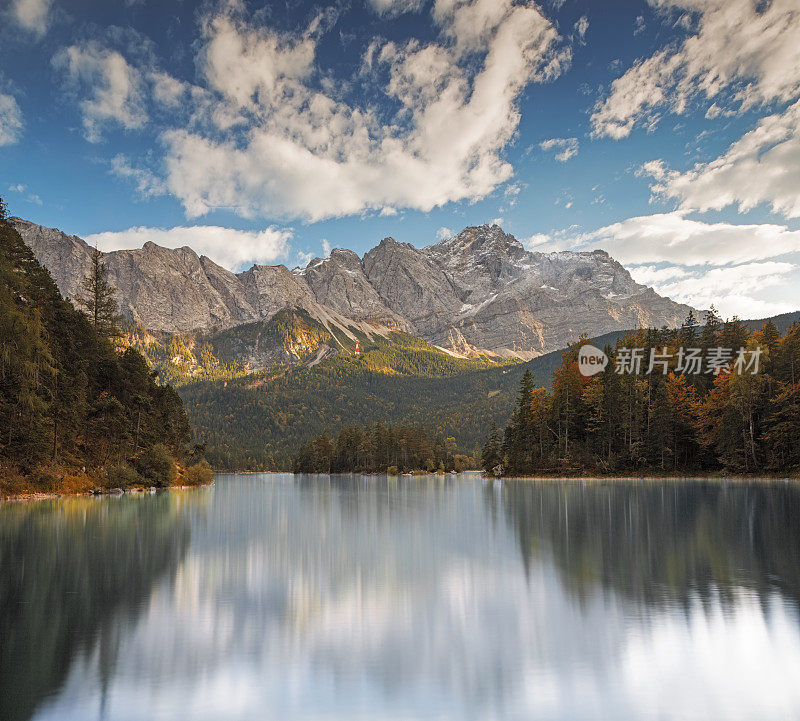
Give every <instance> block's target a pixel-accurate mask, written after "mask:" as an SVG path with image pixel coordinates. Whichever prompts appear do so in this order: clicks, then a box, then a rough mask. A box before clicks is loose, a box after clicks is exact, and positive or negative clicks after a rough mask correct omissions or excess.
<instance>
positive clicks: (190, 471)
mask: <svg viewBox="0 0 800 721" xmlns="http://www.w3.org/2000/svg"><path fill="white" fill-rule="evenodd" d="M213 481H214V475H213V473H211V464H210V463H209V462H208V461H200V462H199V463H195V464H194V465H193V466H189V467H188V468H187V469H186V473H185V474H184V482H185V483H186V485H187V486H207V485H208V484H209V483H212V482H213Z"/></svg>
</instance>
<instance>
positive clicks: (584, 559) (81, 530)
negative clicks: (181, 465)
mask: <svg viewBox="0 0 800 721" xmlns="http://www.w3.org/2000/svg"><path fill="white" fill-rule="evenodd" d="M799 602H800V488H798V486H796V485H790V484H786V483H770V484H761V483H759V484H752V483H724V484H723V483H702V482H691V483H661V482H658V483H654V482H641V483H636V482H630V483H629V482H588V483H583V482H580V481H562V482H551V481H546V482H545V481H543V482H525V483H516V484H515V483H509V484H505V485H495V484H492V483H486V482H484V481H482V480H481V479H480V478H478V477H476V476H474V475H463V476H460V477H455V478H453V477H448V478H437V477H431V478H421V479H412V478H400V479H387V478H385V477H373V478H358V477H336V476H332V477H327V476H323V477H319V476H315V477H310V476H291V475H277V474H276V475H269V474H265V475H256V476H233V475H231V476H219V477H218V479H217V483H216V486H215V487H213V488H207V489H199V490H193V491H173V492H165V493H161V494H158V495H153V496H149V495H148V496H125V497H121V498H100V499H97V498H79V499H68V500H58V501H48V502H42V503H12V504H5V505H2V506H0V719H3V721H18V720H23V719H37V720H42V721H44V720H47V721H51V720H52V721H56V720H57V721H72V720H76V721H77V720H79V721H86V720H90V719H114V720H126V721H127V720H132V721H133V720H135V721H159V720H162V719H163V720H167V721H172V720H175V721H184V720H194V719H200V720H206V719H207V720H213V721H217V720H219V721H237V720H239V719H243V720H248V721H249V720H251V719H252V720H256V719H258V720H259V721H260V720H261V719H280V720H281V721H284V720H286V719H369V720H370V721H380V720H382V719H481V720H484V719H526V720H527V719H575V720H576V721H585V720H587V719H608V720H613V721H623V720H625V719H636V720H637V721H638V720H640V719H657V720H659V721H663V720H669V719H703V720H713V721H718V720H723V719H725V720H729V719H748V720H751V719H752V720H754V721H766V720H769V719H799V718H800V617H799V615H798V609H799V608H800V606H799V605H798V604H799Z"/></svg>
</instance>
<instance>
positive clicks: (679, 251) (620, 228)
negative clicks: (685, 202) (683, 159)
mask: <svg viewBox="0 0 800 721" xmlns="http://www.w3.org/2000/svg"><path fill="white" fill-rule="evenodd" d="M525 245H526V247H527V248H529V249H530V250H536V251H551V250H595V249H598V248H602V249H603V250H606V251H607V252H608V253H610V254H611V256H612V257H613V258H615V259H616V260H618V261H619V262H620V263H622V264H623V265H625V266H626V267H628V268H629V269H630V271H631V274H632V275H633V277H634V279H636V280H637V281H638V282H640V283H644V284H645V285H650V286H652V287H653V288H655V289H656V291H658V292H659V293H661V294H662V295H666V296H669V297H670V298H672V299H673V300H677V301H680V302H682V303H689V304H690V305H693V306H695V307H696V308H707V307H709V306H710V305H711V304H712V303H713V304H714V305H716V306H717V308H719V309H720V310H721V311H722V312H723V313H724V314H727V315H734V314H738V315H740V316H742V317H750V318H757V317H761V316H763V315H769V314H771V313H782V312H786V311H789V310H796V309H797V308H800V292H797V293H796V294H795V297H794V298H792V299H791V300H788V301H783V302H775V301H774V300H773V298H772V293H773V291H774V289H775V288H780V289H781V291H782V297H783V298H786V297H787V293H786V288H787V286H788V287H797V288H800V230H790V229H789V228H787V227H786V226H783V225H773V224H739V225H737V224H732V223H724V222H718V223H705V222H702V221H697V220H693V219H691V218H687V217H686V214H685V213H682V212H672V213H658V214H654V215H645V216H639V217H634V218H628V219H626V220H623V221H620V222H618V223H612V224H611V225H607V226H605V227H602V228H598V229H597V230H594V231H590V232H584V233H580V232H577V231H576V229H574V228H569V229H567V230H564V231H560V232H557V233H552V234H543V233H538V234H536V235H533V236H531V237H530V238H528V239H527V240H526V241H525Z"/></svg>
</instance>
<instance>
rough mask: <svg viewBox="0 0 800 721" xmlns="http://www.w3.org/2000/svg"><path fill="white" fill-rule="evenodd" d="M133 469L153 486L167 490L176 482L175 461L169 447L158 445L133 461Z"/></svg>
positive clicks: (143, 452)
mask: <svg viewBox="0 0 800 721" xmlns="http://www.w3.org/2000/svg"><path fill="white" fill-rule="evenodd" d="M133 467H134V468H135V469H136V470H137V471H138V472H139V473H140V474H141V475H142V476H143V477H144V479H145V481H146V482H148V483H150V484H151V485H153V486H158V487H159V488H165V487H166V486H169V485H170V484H171V483H172V482H173V481H174V480H175V461H173V460H172V456H171V455H170V453H169V451H168V450H167V447H166V446H165V445H163V444H162V443H157V444H156V445H154V446H153V447H152V448H147V449H146V450H144V451H142V452H141V453H139V455H137V456H136V457H135V458H134V459H133Z"/></svg>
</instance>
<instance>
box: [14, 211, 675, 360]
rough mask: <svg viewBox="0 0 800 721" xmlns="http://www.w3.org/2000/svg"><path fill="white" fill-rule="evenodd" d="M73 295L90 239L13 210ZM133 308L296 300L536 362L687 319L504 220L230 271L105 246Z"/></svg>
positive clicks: (186, 322)
mask: <svg viewBox="0 0 800 721" xmlns="http://www.w3.org/2000/svg"><path fill="white" fill-rule="evenodd" d="M10 220H11V222H12V224H14V226H15V227H16V229H17V230H18V232H19V233H20V235H22V237H23V239H24V240H25V242H26V243H27V244H28V245H29V246H30V247H31V249H32V250H33V252H34V253H35V255H36V257H37V258H38V259H39V260H40V261H41V262H42V263H43V265H45V266H46V267H47V268H48V269H49V270H50V272H51V274H52V275H53V278H54V280H55V281H56V284H57V285H58V287H59V289H60V290H61V291H62V293H64V295H65V296H67V297H70V298H75V297H76V296H77V295H79V293H80V287H81V283H82V281H83V278H84V277H85V275H86V272H87V270H88V266H89V259H90V257H91V253H92V248H91V246H89V244H88V243H86V241H84V240H83V239H81V238H80V237H78V236H75V235H68V234H66V233H64V232H63V231H60V230H58V229H54V228H45V227H43V226H40V225H36V224H35V223H32V222H30V221H26V220H22V219H20V218H11V219H10ZM103 259H104V262H105V263H106V265H107V267H108V269H109V279H110V281H111V282H112V284H113V285H114V286H115V287H116V288H117V291H118V301H119V305H120V308H121V311H122V312H123V314H124V315H125V316H126V317H128V318H130V319H131V320H133V321H134V322H136V323H139V324H140V325H141V326H142V327H144V328H145V329H147V330H149V331H157V332H166V333H191V332H210V331H222V330H229V329H233V328H235V327H237V326H240V325H245V324H247V323H253V322H257V321H265V320H269V319H270V318H271V317H273V316H274V315H275V314H276V313H278V312H279V311H280V310H282V309H285V308H297V309H300V310H303V311H305V312H307V313H309V315H310V316H311V317H312V318H314V319H315V320H317V321H319V322H320V323H322V324H323V325H324V326H325V327H326V328H328V329H329V330H333V329H336V330H338V331H341V332H343V333H345V334H346V335H348V336H349V337H352V329H354V328H357V329H360V330H362V331H364V332H367V333H370V332H373V331H374V332H378V333H381V334H385V333H386V332H387V331H391V330H398V331H403V332H407V333H412V334H414V335H417V336H418V337H420V338H422V339H423V340H425V341H427V342H429V343H431V344H433V345H436V346H438V347H440V348H442V349H443V350H445V351H447V352H450V353H453V354H456V355H463V356H478V355H485V354H493V355H496V356H501V357H511V358H519V359H521V360H527V359H530V358H533V357H536V356H538V355H541V354H543V353H547V352H549V351H552V350H555V349H557V348H561V347H563V346H565V345H566V344H567V343H568V342H569V341H571V340H572V339H574V338H575V337H577V336H579V335H580V334H582V333H588V334H589V335H592V336H596V335H602V334H603V333H606V332H610V331H614V330H622V329H625V328H631V327H639V326H656V327H661V326H664V325H666V326H669V327H674V326H677V325H679V324H680V322H681V321H682V320H683V318H684V317H685V316H686V315H687V314H688V312H689V310H690V308H689V306H687V305H683V304H680V303H676V302H674V301H672V300H670V299H669V298H663V297H661V296H659V295H658V294H657V293H656V292H655V291H654V290H653V289H652V288H648V287H646V286H644V285H640V284H638V283H636V282H635V281H634V280H633V278H632V277H631V275H630V273H629V272H628V271H627V270H626V269H625V268H624V267H623V266H622V265H620V264H619V263H618V262H617V261H615V260H614V259H613V258H612V257H611V256H610V255H609V254H608V253H606V252H605V251H602V250H596V251H586V252H573V251H563V252H553V253H540V252H534V251H529V250H527V249H525V248H524V246H523V245H522V244H521V243H520V242H519V241H518V240H517V239H516V238H514V236H512V235H510V234H507V233H505V232H504V231H503V230H502V228H500V227H499V226H497V225H492V226H489V225H483V226H474V227H468V228H465V229H464V230H463V231H461V232H460V233H458V234H457V235H455V236H453V237H451V238H447V239H443V240H440V241H438V242H436V243H432V244H431V245H428V246H426V247H424V248H416V247H415V246H413V245H411V244H409V243H403V242H400V241H397V240H395V239H393V238H390V237H387V238H384V239H382V240H381V241H380V243H378V244H377V245H376V246H375V247H374V248H372V249H370V250H369V251H367V252H366V253H365V254H364V255H363V256H359V255H358V254H356V253H355V252H353V251H351V250H346V249H338V248H337V249H335V250H333V251H332V252H331V254H330V255H329V256H328V257H327V258H315V259H314V260H312V261H311V262H310V263H308V265H307V266H306V267H305V268H296V269H294V270H289V269H288V268H287V267H286V266H285V265H273V266H267V265H253V266H252V267H250V268H248V269H247V270H244V271H241V272H239V273H233V272H232V271H229V270H227V269H225V268H223V267H222V266H220V265H218V264H217V263H215V262H214V261H213V260H211V259H210V258H208V257H207V256H200V255H198V254H197V253H196V252H195V251H194V250H192V249H191V248H190V247H188V246H184V247H182V248H177V249H168V248H163V247H161V246H158V245H156V244H155V243H153V242H152V241H148V242H146V243H145V244H144V245H143V246H142V247H141V248H138V249H131V250H116V251H111V252H108V253H104V254H103Z"/></svg>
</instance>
